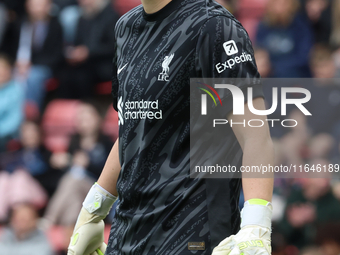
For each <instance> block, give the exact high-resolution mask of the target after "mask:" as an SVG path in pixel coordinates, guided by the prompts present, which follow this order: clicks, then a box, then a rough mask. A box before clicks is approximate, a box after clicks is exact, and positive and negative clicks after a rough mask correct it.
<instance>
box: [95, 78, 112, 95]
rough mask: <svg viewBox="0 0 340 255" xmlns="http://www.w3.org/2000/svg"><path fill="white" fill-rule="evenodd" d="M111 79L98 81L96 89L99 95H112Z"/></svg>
mask: <svg viewBox="0 0 340 255" xmlns="http://www.w3.org/2000/svg"><path fill="white" fill-rule="evenodd" d="M111 84H112V82H111V81H106V82H101V83H98V84H97V85H96V87H95V91H96V93H97V94H98V95H110V94H111V87H112V85H111Z"/></svg>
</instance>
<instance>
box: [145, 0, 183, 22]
mask: <svg viewBox="0 0 340 255" xmlns="http://www.w3.org/2000/svg"><path fill="white" fill-rule="evenodd" d="M181 2H182V0H172V1H171V2H170V3H168V4H167V5H166V6H164V7H163V8H162V9H160V10H159V11H158V12H155V13H152V14H147V13H146V12H145V10H144V9H143V17H144V19H145V20H146V21H150V22H152V21H158V20H163V19H165V18H166V17H168V16H169V15H170V14H171V13H173V12H174V11H176V10H177V9H178V8H179V6H180V5H181Z"/></svg>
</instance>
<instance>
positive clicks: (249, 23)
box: [238, 0, 268, 42]
mask: <svg viewBox="0 0 340 255" xmlns="http://www.w3.org/2000/svg"><path fill="white" fill-rule="evenodd" d="M267 2H268V0H240V1H239V3H238V9H239V12H238V19H239V21H240V22H241V23H242V25H243V27H244V28H245V29H246V30H247V32H248V34H249V37H250V39H251V40H252V42H254V39H255V36H256V30H257V26H258V23H259V21H260V20H261V19H262V17H263V15H264V12H265V9H266V5H267Z"/></svg>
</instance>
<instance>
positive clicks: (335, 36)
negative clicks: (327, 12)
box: [331, 0, 340, 48]
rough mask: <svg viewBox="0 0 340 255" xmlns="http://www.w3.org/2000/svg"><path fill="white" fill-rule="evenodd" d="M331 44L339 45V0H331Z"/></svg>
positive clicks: (336, 46)
mask: <svg viewBox="0 0 340 255" xmlns="http://www.w3.org/2000/svg"><path fill="white" fill-rule="evenodd" d="M332 14H333V15H332V18H333V20H332V21H333V23H332V35H331V45H332V46H333V47H334V48H339V47H340V0H333V13H332Z"/></svg>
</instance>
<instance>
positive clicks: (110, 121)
mask: <svg viewBox="0 0 340 255" xmlns="http://www.w3.org/2000/svg"><path fill="white" fill-rule="evenodd" d="M118 129H119V126H118V113H117V112H116V111H115V109H113V107H112V106H110V107H109V109H108V110H107V113H106V116H105V119H104V123H103V133H104V134H106V135H108V136H110V137H111V138H112V140H113V141H114V140H116V139H117V137H118Z"/></svg>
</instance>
